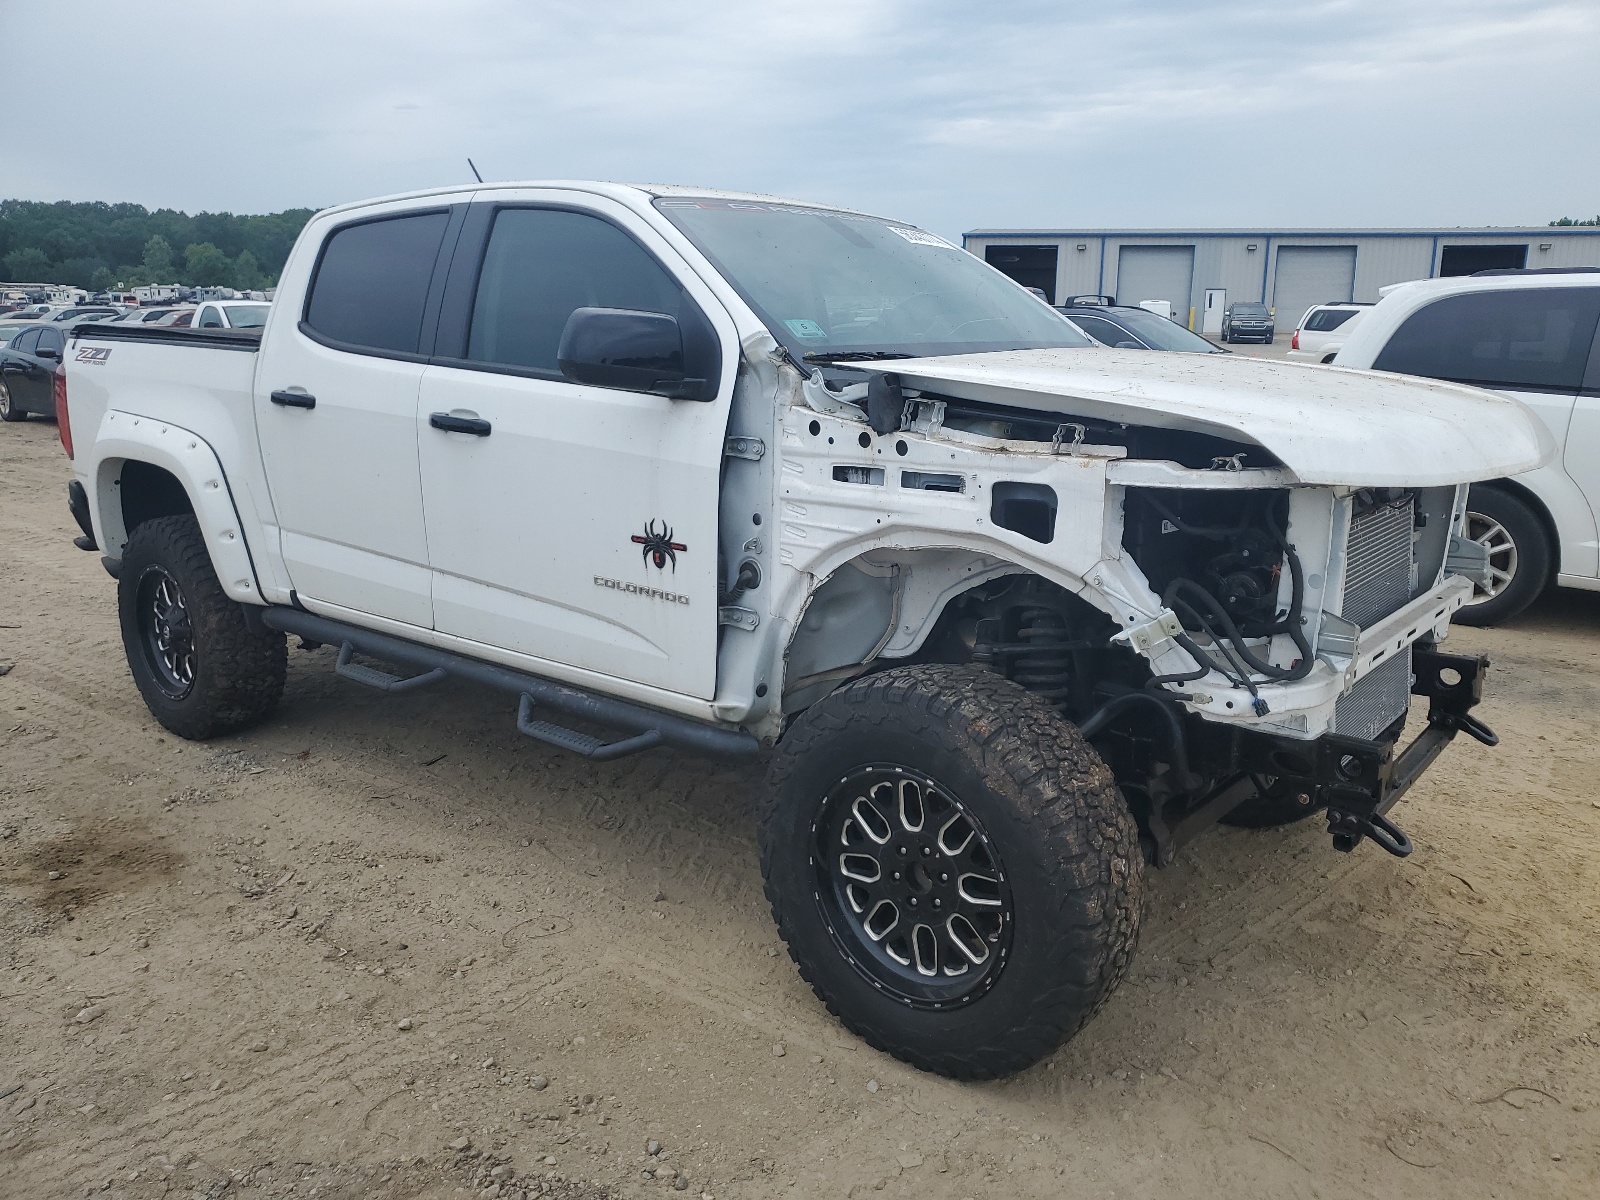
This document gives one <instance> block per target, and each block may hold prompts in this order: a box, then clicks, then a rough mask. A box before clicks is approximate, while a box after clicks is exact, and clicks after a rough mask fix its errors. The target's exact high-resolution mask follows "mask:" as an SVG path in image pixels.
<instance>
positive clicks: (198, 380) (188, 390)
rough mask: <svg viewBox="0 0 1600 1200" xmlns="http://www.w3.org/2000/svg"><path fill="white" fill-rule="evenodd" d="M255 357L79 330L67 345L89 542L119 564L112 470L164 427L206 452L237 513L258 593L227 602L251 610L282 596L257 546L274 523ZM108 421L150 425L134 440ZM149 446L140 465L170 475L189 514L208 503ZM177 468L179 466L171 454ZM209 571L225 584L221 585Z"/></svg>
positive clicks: (263, 549)
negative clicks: (251, 603) (184, 494)
mask: <svg viewBox="0 0 1600 1200" xmlns="http://www.w3.org/2000/svg"><path fill="white" fill-rule="evenodd" d="M257 358H258V355H257V354H256V353H254V352H250V351H246V350H234V349H220V348H213V347H208V346H201V345H196V346H185V345H169V344H159V343H145V342H127V341H120V340H119V341H113V340H111V339H109V338H107V339H104V340H101V341H96V339H95V337H94V332H93V329H92V328H85V329H82V330H80V331H79V332H78V334H77V335H76V336H75V337H74V338H73V340H72V341H71V342H70V343H69V344H68V348H67V396H68V410H69V413H70V418H71V423H72V435H73V443H74V447H75V449H76V451H77V457H76V459H75V461H74V463H73V471H74V474H75V475H76V476H77V477H78V479H79V480H80V481H81V482H82V483H83V486H84V487H85V489H87V491H88V493H89V500H90V512H91V516H92V519H93V522H94V526H95V537H96V539H97V540H98V541H99V543H100V545H101V547H102V548H104V549H105V552H106V553H107V554H108V555H110V556H111V557H113V558H116V557H119V556H120V553H121V547H122V544H123V542H124V541H125V540H126V533H125V531H124V530H123V528H122V518H121V499H120V496H119V494H118V491H117V488H118V478H119V475H120V473H121V469H122V464H123V463H124V462H126V461H128V460H129V459H131V458H138V457H141V451H140V449H139V445H140V439H143V438H145V437H147V436H151V437H153V436H155V435H156V434H157V433H158V432H159V430H160V428H161V427H162V426H170V427H172V428H173V429H177V430H183V431H186V432H188V433H190V434H192V435H194V436H195V437H196V438H198V439H199V440H200V441H201V442H202V443H203V444H204V445H205V446H206V447H208V448H209V451H210V453H211V454H212V455H214V456H215V459H216V462H217V464H218V465H219V467H220V470H221V472H222V474H223V477H224V480H223V482H224V484H225V487H226V490H227V493H228V495H229V497H230V498H231V502H232V507H233V509H234V510H235V511H236V513H237V518H238V519H237V526H238V528H237V536H239V537H242V539H243V541H244V544H245V546H246V547H248V552H249V555H250V557H251V559H253V562H254V570H255V574H256V576H257V578H258V582H259V584H260V594H259V595H252V596H244V595H239V596H236V598H238V599H254V600H256V602H260V600H262V599H269V600H270V599H279V598H285V599H286V598H287V594H288V593H287V581H286V579H285V577H284V576H283V572H282V570H281V568H279V567H278V566H277V565H276V559H277V555H276V548H275V546H272V545H269V544H267V540H266V534H265V530H266V529H268V528H276V524H277V523H276V521H275V519H274V518H273V512H272V501H271V497H270V495H269V494H268V491H267V486H266V478H265V475H264V473H263V471H262V467H261V454H260V449H259V447H258V445H257V441H256V431H255V413H254V407H253V401H252V396H253V392H254V384H255V372H256V361H257ZM112 413H115V414H117V415H118V417H119V418H121V417H127V418H138V419H139V420H141V421H148V422H152V423H153V426H152V427H145V426H142V425H141V426H139V427H138V430H139V432H138V433H134V432H133V430H134V428H135V427H134V426H133V424H132V421H131V420H119V422H117V423H116V429H117V432H116V433H115V434H113V433H112V432H111V427H110V426H109V425H108V423H107V419H106V418H107V416H108V415H109V414H112ZM149 444H150V445H151V446H152V450H151V454H150V457H149V458H148V461H151V462H152V463H154V464H155V465H158V466H164V467H166V468H167V469H169V470H173V473H174V474H178V475H179V478H180V479H181V480H182V482H183V484H184V487H185V489H186V490H187V491H188V493H189V498H190V501H191V502H192V503H193V504H194V506H195V509H196V512H197V513H201V512H202V508H203V506H206V505H210V504H214V499H212V498H207V497H204V496H202V495H201V494H200V492H201V489H202V488H203V486H204V483H205V481H204V480H201V479H198V478H186V477H185V476H184V474H182V473H180V471H179V470H177V469H174V464H173V463H166V462H160V461H157V460H158V458H159V453H160V452H159V451H157V450H155V449H153V447H154V446H155V445H156V444H157V442H151V443H149ZM178 461H179V462H182V461H183V460H182V458H181V456H180V459H179V460H178ZM201 473H204V472H201ZM203 520H204V518H203ZM208 540H209V539H208ZM213 557H215V553H214V554H213ZM218 565H219V571H218V575H219V578H223V579H224V584H225V586H226V585H227V584H228V579H227V577H226V576H224V573H223V571H222V570H221V569H220V568H221V565H222V564H220V563H219V564H218ZM231 573H232V574H234V575H237V574H238V572H237V571H236V570H235V571H233V572H231ZM235 582H237V581H235ZM229 590H230V592H232V591H234V589H233V588H230V589H229Z"/></svg>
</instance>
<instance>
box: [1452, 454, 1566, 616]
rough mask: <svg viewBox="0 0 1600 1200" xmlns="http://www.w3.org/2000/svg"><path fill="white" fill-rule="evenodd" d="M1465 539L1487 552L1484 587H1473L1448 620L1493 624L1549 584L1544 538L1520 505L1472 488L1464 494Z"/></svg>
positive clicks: (1497, 491) (1515, 500)
mask: <svg viewBox="0 0 1600 1200" xmlns="http://www.w3.org/2000/svg"><path fill="white" fill-rule="evenodd" d="M1467 536H1468V537H1469V538H1471V539H1472V540H1473V541H1475V542H1477V543H1478V544H1479V545H1480V546H1482V547H1483V548H1484V549H1485V550H1487V551H1488V553H1489V582H1488V584H1487V585H1485V584H1477V585H1476V586H1475V587H1474V588H1473V591H1472V599H1471V600H1469V601H1467V604H1466V607H1465V608H1462V609H1460V610H1459V611H1458V612H1457V613H1456V615H1455V617H1454V620H1455V621H1456V623H1457V624H1460V625H1497V624H1499V623H1500V622H1501V621H1506V620H1509V619H1511V618H1512V617H1514V616H1516V615H1517V614H1518V613H1520V612H1521V611H1522V610H1523V609H1525V608H1527V607H1528V605H1530V604H1532V603H1533V602H1534V601H1535V600H1536V599H1538V597H1539V593H1540V592H1542V591H1544V586H1545V584H1546V583H1547V582H1549V579H1550V563H1551V546H1550V535H1549V534H1548V533H1547V532H1546V531H1545V527H1544V523H1543V522H1542V521H1540V520H1539V517H1538V515H1537V514H1536V513H1535V512H1534V511H1533V509H1532V508H1530V507H1529V506H1528V505H1527V504H1526V503H1524V502H1523V501H1522V500H1520V499H1518V498H1517V497H1516V496H1513V495H1512V494H1511V493H1510V492H1503V491H1501V490H1500V489H1499V488H1493V487H1482V486H1476V485H1475V486H1474V487H1473V488H1472V490H1471V491H1470V492H1469V493H1468V495H1467Z"/></svg>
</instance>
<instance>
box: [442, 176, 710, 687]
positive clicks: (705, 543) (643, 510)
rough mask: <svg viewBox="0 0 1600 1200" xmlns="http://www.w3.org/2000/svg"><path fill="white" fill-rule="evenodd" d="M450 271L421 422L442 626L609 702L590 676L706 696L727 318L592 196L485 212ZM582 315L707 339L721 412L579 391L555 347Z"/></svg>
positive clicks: (557, 196)
mask: <svg viewBox="0 0 1600 1200" xmlns="http://www.w3.org/2000/svg"><path fill="white" fill-rule="evenodd" d="M480 230H481V232H479V231H480ZM480 246H481V247H482V248H481V250H480V249H479V247H480ZM456 261H457V263H458V264H459V268H460V269H459V273H458V271H457V270H456V269H453V270H452V273H451V281H450V285H449V292H448V294H447V296H446V299H445V303H444V311H443V313H442V314H441V318H440V327H439V338H438V343H437V345H436V357H435V359H434V363H435V365H433V366H431V367H429V368H428V370H427V373H426V374H425V375H424V377H423V381H422V394H421V404H420V405H419V407H418V414H417V421H418V433H419V453H420V457H421V462H422V488H423V496H424V501H425V506H426V510H427V522H428V545H429V552H430V558H431V562H432V565H433V606H434V613H435V623H436V628H437V629H438V631H439V632H440V633H442V634H450V635H452V636H454V637H456V638H459V639H461V640H462V642H463V643H469V645H466V646H464V647H463V648H465V649H468V650H469V651H471V652H477V653H482V654H484V655H485V656H486V657H501V658H505V657H506V653H505V652H510V653H511V654H513V655H516V656H521V657H522V658H524V659H529V660H537V662H536V663H533V662H529V663H527V664H525V665H530V666H536V667H539V668H541V669H546V670H549V669H550V667H549V664H559V665H560V666H561V667H565V668H568V669H569V670H568V671H566V672H563V671H561V670H556V671H554V673H555V674H557V675H565V676H566V677H568V678H572V679H587V680H590V681H594V682H599V685H600V686H602V687H604V686H605V685H604V683H603V682H602V681H596V680H594V678H593V675H599V676H608V677H611V678H614V679H617V680H625V681H629V682H634V683H642V684H646V685H650V686H653V687H656V688H662V689H667V690H670V691H672V692H675V693H678V694H680V695H687V696H694V697H699V698H710V697H711V696H712V695H713V693H714V692H715V688H716V646H717V516H718V507H717V502H718V494H719V473H720V468H721V462H722V445H723V436H724V433H725V431H726V427H727V418H728V405H729V401H730V397H731V393H732V381H733V374H734V371H733V367H734V363H735V362H736V357H735V355H734V353H733V352H732V348H734V347H736V346H737V340H736V338H735V337H734V334H733V326H732V322H731V320H729V318H728V317H727V315H726V312H725V310H722V309H721V308H720V307H719V306H718V305H717V303H716V301H715V299H714V298H713V297H712V295H711V293H710V292H709V290H707V289H706V287H705V285H704V284H703V283H702V282H701V281H700V280H699V279H698V278H696V277H695V276H694V275H693V273H692V272H691V271H690V270H689V268H688V267H687V265H686V264H685V263H683V261H682V260H681V259H680V258H678V257H677V255H676V253H675V252H674V251H673V250H672V248H671V247H670V246H669V245H668V244H667V243H666V242H665V241H664V240H663V239H662V238H661V237H660V236H659V235H657V234H656V233H655V232H654V231H653V230H651V229H650V228H649V226H648V225H647V224H646V223H644V222H643V221H641V220H640V218H638V217H637V216H636V215H634V214H632V213H631V212H629V211H628V210H627V209H626V208H625V207H624V206H622V205H620V204H617V203H615V202H613V201H610V200H606V199H603V198H600V197H594V196H582V195H571V194H561V193H554V192H542V191H541V192H528V193H523V194H521V195H520V196H518V197H517V198H516V199H515V202H513V201H512V200H511V198H509V197H508V199H507V200H506V201H504V202H498V203H496V204H494V205H488V204H483V205H475V206H474V213H473V216H472V217H471V218H470V219H469V221H468V225H467V233H465V234H464V235H463V237H462V241H461V250H460V252H459V253H458V254H457V256H456ZM580 307H600V308H625V309H635V310H642V311H649V312H665V313H670V314H671V315H673V316H675V317H677V318H678V320H679V322H680V325H685V326H687V325H688V324H689V323H690V322H692V321H696V320H699V321H709V322H710V325H711V327H712V328H713V329H715V330H716V331H717V332H716V336H717V337H718V338H719V340H720V343H721V345H722V346H723V347H724V350H723V353H722V366H721V369H720V371H721V374H720V386H719V389H718V396H717V399H716V400H715V401H713V402H709V403H705V402H698V401H693V400H674V399H669V398H667V397H665V396H659V395H653V394H648V393H642V392H634V391H625V390H619V389H614V388H606V387H597V386H589V385H581V384H576V383H572V382H570V381H568V380H567V379H566V378H565V377H564V376H563V375H562V373H561V371H560V369H559V367H558V366H557V364H556V348H557V345H558V343H559V341H560V338H561V334H562V331H563V329H564V328H565V326H566V323H567V319H568V318H569V317H570V316H571V315H572V312H573V310H575V309H577V308H580ZM702 328H704V326H702ZM435 414H438V415H439V416H440V417H444V418H450V417H454V418H464V419H466V420H468V421H473V422H479V423H481V424H480V426H479V429H480V434H473V433H464V432H453V431H450V430H448V429H440V428H437V427H435V420H434V418H435ZM590 673H593V675H591V674H590ZM622 690H626V689H625V688H624V689H622Z"/></svg>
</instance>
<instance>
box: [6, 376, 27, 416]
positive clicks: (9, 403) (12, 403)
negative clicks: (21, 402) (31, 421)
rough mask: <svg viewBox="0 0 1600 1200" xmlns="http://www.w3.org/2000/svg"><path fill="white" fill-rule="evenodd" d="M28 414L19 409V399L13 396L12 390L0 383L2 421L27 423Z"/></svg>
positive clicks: (24, 410)
mask: <svg viewBox="0 0 1600 1200" xmlns="http://www.w3.org/2000/svg"><path fill="white" fill-rule="evenodd" d="M27 419H28V412H27V410H26V409H23V408H18V407H17V398H16V397H15V396H13V395H12V394H11V389H10V388H9V387H7V386H6V384H5V383H4V382H3V381H0V421H26V420H27Z"/></svg>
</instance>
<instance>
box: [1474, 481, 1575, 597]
mask: <svg viewBox="0 0 1600 1200" xmlns="http://www.w3.org/2000/svg"><path fill="white" fill-rule="evenodd" d="M1471 487H1475V488H1488V489H1490V490H1493V491H1500V492H1504V493H1505V494H1506V495H1508V496H1511V497H1512V498H1513V499H1516V500H1520V501H1521V502H1522V503H1524V504H1526V505H1527V506H1528V508H1529V509H1530V510H1531V511H1532V513H1533V515H1534V517H1535V519H1536V520H1538V522H1539V524H1540V526H1541V527H1542V528H1543V529H1544V532H1545V536H1546V537H1547V538H1549V539H1550V570H1549V576H1548V578H1547V579H1546V580H1545V581H1544V582H1545V584H1546V586H1548V585H1549V583H1550V582H1551V581H1552V580H1554V579H1555V577H1556V576H1557V575H1558V574H1560V572H1561V530H1560V529H1559V528H1558V527H1557V525H1556V519H1555V516H1554V514H1552V513H1551V511H1550V506H1549V505H1548V504H1546V503H1545V502H1544V501H1543V500H1541V499H1540V498H1539V496H1538V494H1537V493H1536V492H1534V490H1533V489H1532V488H1530V487H1528V486H1527V485H1526V484H1521V483H1518V482H1517V481H1516V480H1515V479H1485V480H1483V481H1482V482H1480V483H1474V484H1472V485H1471ZM1467 506H1468V507H1469V508H1470V507H1471V506H1472V493H1471V491H1470V490H1469V491H1468V493H1467Z"/></svg>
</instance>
